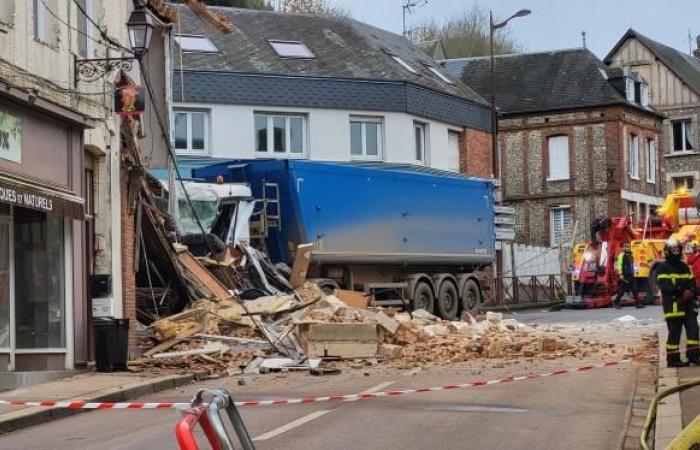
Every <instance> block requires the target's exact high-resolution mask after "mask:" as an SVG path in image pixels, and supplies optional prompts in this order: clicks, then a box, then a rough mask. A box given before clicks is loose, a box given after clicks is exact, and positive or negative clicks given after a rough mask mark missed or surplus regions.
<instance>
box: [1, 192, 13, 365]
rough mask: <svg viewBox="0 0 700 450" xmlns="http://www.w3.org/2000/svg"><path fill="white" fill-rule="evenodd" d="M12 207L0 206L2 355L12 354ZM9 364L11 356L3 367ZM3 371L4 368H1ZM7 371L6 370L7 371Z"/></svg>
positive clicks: (4, 362)
mask: <svg viewBox="0 0 700 450" xmlns="http://www.w3.org/2000/svg"><path fill="white" fill-rule="evenodd" d="M10 223H11V219H10V207H9V206H8V205H3V204H0V353H6V354H8V355H9V353H10V316H11V311H10V304H11V303H10V294H11V292H10V282H11V275H10V236H11V234H10ZM5 364H9V356H8V358H7V359H5V360H3V366H4V365H5ZM0 370H2V366H0ZM5 370H6V369H5Z"/></svg>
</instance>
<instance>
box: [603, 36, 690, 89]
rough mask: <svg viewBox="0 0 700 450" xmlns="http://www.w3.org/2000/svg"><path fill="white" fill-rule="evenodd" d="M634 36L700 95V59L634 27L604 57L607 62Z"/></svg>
mask: <svg viewBox="0 0 700 450" xmlns="http://www.w3.org/2000/svg"><path fill="white" fill-rule="evenodd" d="M632 38H636V39H637V40H639V42H641V43H642V44H643V45H644V46H645V47H646V48H648V49H649V51H650V52H651V53H653V54H654V56H656V57H657V58H658V59H659V60H660V61H661V62H662V63H663V64H664V65H665V66H666V67H668V68H669V69H670V70H671V71H672V72H673V73H675V74H676V75H677V76H678V78H680V79H681V80H683V82H684V83H686V84H687V85H688V86H689V87H690V88H691V89H692V90H693V91H695V92H696V93H697V94H699V95H700V59H698V58H695V57H693V56H691V55H687V54H685V53H683V52H679V51H678V50H676V49H675V48H672V47H669V46H668V45H664V44H662V43H660V42H656V41H655V40H653V39H650V38H648V37H646V36H644V35H643V34H641V33H639V32H638V31H636V30H633V29H632V28H630V29H629V30H627V32H626V33H625V34H624V35H623V36H622V37H621V38H620V40H619V41H617V43H616V44H615V46H614V47H613V48H612V50H610V52H609V53H608V55H607V56H606V57H605V59H604V61H605V63H606V64H610V63H611V62H612V59H613V56H615V53H617V51H618V50H619V49H620V47H622V45H623V44H624V43H625V42H626V41H627V40H628V39H632Z"/></svg>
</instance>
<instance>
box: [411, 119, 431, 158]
mask: <svg viewBox="0 0 700 450" xmlns="http://www.w3.org/2000/svg"><path fill="white" fill-rule="evenodd" d="M417 130H420V131H421V138H422V139H421V141H422V149H421V156H422V159H417V158H416V156H418V146H417V144H418V140H417V139H416V138H417V136H416V131H417ZM412 134H413V162H414V163H415V164H420V165H427V164H428V124H427V123H425V122H419V121H417V120H414V121H413V133H412Z"/></svg>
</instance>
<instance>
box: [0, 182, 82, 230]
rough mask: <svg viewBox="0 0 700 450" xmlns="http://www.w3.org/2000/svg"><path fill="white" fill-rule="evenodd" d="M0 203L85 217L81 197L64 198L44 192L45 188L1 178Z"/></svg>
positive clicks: (74, 217)
mask: <svg viewBox="0 0 700 450" xmlns="http://www.w3.org/2000/svg"><path fill="white" fill-rule="evenodd" d="M0 203H9V204H11V205H15V206H19V207H22V208H29V209H34V210H37V211H43V212H45V213H50V214H57V215H59V216H64V217H70V218H73V219H79V220H82V219H84V218H85V211H84V206H83V201H82V199H79V198H75V199H72V198H65V197H64V196H63V195H60V194H52V193H51V192H45V189H41V188H36V189H34V188H30V187H26V186H22V185H19V184H15V183H11V182H5V181H4V180H2V179H0Z"/></svg>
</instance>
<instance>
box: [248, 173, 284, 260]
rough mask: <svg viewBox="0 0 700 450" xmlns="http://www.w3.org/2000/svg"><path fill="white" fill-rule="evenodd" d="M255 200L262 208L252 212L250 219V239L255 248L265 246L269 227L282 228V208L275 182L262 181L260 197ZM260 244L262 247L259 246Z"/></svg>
mask: <svg viewBox="0 0 700 450" xmlns="http://www.w3.org/2000/svg"><path fill="white" fill-rule="evenodd" d="M257 202H260V203H261V204H262V208H261V209H260V210H259V211H257V212H255V213H253V215H252V217H251V220H250V239H251V242H252V243H253V244H257V245H254V246H255V247H257V248H265V247H264V245H265V239H267V236H268V235H269V233H270V230H271V229H275V230H281V229H282V208H281V206H280V187H279V184H277V183H271V182H267V181H263V183H262V198H261V199H258V200H257ZM257 202H256V203H257ZM260 245H262V247H261V246H260Z"/></svg>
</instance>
